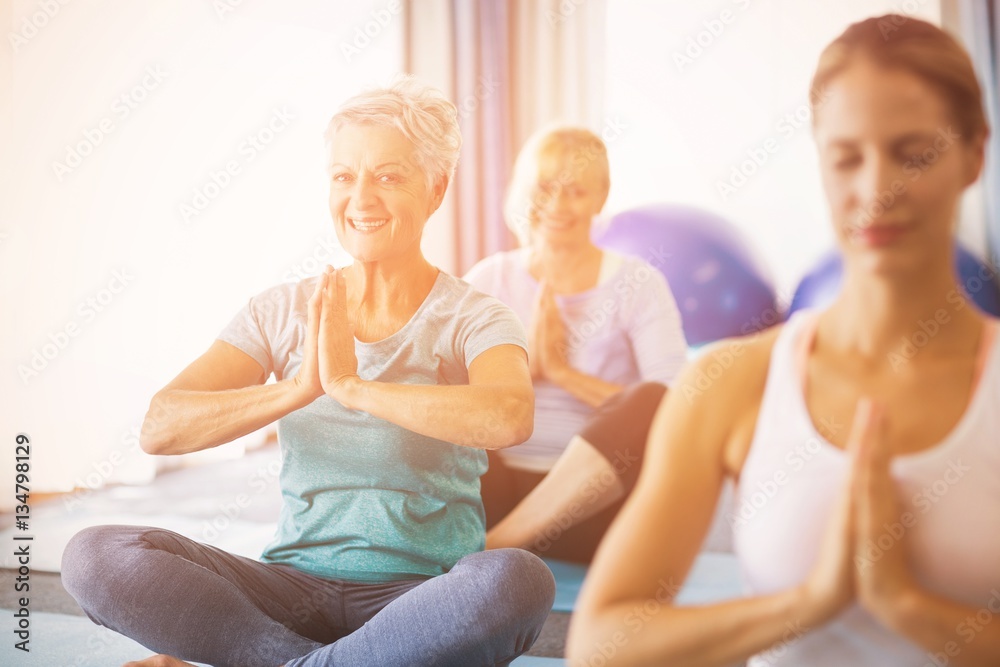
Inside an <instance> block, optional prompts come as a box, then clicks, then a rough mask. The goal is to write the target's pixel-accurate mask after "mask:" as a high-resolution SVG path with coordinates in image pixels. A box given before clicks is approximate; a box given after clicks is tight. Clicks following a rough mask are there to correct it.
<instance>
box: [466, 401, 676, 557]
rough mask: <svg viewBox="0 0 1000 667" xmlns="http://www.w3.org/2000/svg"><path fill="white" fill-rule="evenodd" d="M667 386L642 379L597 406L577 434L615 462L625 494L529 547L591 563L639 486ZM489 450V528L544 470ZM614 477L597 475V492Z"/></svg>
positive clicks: (486, 489) (484, 490) (486, 503)
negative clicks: (529, 468) (512, 464)
mask: <svg viewBox="0 0 1000 667" xmlns="http://www.w3.org/2000/svg"><path fill="white" fill-rule="evenodd" d="M666 391H667V388H666V387H664V386H663V385H662V384H658V383H656V382H644V383H641V384H636V385H632V386H630V387H626V388H625V389H623V390H622V391H620V392H618V393H617V394H615V395H614V396H612V397H611V398H609V399H608V400H606V401H605V402H604V403H602V404H601V405H600V406H598V408H597V409H596V410H595V411H594V414H593V415H592V416H591V417H590V419H589V420H588V421H587V424H586V426H584V428H583V430H581V431H580V434H579V435H580V436H581V437H582V438H583V439H584V440H586V441H587V442H589V443H590V444H591V445H593V446H594V447H595V448H596V449H597V450H598V451H599V452H601V454H603V455H604V457H605V458H606V459H607V460H608V462H610V463H611V465H612V467H613V468H614V470H615V474H616V475H617V479H618V480H619V481H620V482H621V484H622V486H624V487H625V496H624V497H623V498H621V499H620V500H618V501H616V502H615V503H613V504H612V505H611V506H610V507H606V508H604V509H603V510H601V511H600V512H598V513H597V514H595V515H594V516H592V517H590V518H588V519H586V520H584V521H582V522H580V523H578V524H577V525H575V526H571V527H570V528H566V529H564V528H562V527H560V526H558V525H554V526H551V527H550V528H549V529H546V530H545V531H544V534H543V535H542V536H541V537H539V539H537V540H536V541H535V542H534V543H533V544H532V545H530V547H529V548H530V549H531V551H533V552H535V553H537V554H539V555H541V556H546V557H549V558H559V559H561V560H568V561H574V562H577V563H589V562H590V561H591V559H593V557H594V552H595V551H597V545H598V544H600V542H601V538H602V537H604V533H605V532H606V531H607V529H608V527H609V526H610V525H611V522H612V520H614V518H615V516H616V515H617V514H618V510H620V509H621V508H622V505H624V503H625V500H626V499H627V498H628V496H629V494H631V493H632V489H633V488H635V483H636V480H638V478H639V469H640V466H641V464H642V459H643V455H644V453H645V449H646V437H647V436H648V434H649V426H650V424H651V423H652V421H653V415H654V414H655V413H656V408H657V407H658V406H659V404H660V401H661V400H662V398H663V395H664V394H665V393H666ZM488 455H489V460H490V467H489V470H488V471H487V472H486V474H485V475H483V477H482V494H483V505H484V506H485V508H486V527H487V528H491V527H492V526H494V525H496V524H497V523H498V522H499V521H500V520H501V519H502V518H503V517H505V516H506V515H507V514H508V513H510V511H511V510H513V509H514V507H515V506H516V505H517V504H518V503H519V502H521V500H523V499H524V497H525V496H527V495H528V494H529V493H530V492H531V490H532V489H534V488H535V486H537V485H538V483H539V482H541V481H542V479H543V478H544V477H545V474H544V473H534V472H528V471H525V470H519V469H517V468H511V467H509V466H507V465H505V464H504V462H503V460H502V459H501V458H500V456H499V455H498V454H497V453H496V452H493V451H490V452H488ZM611 481H613V480H600V479H598V480H596V481H595V488H594V493H595V496H596V492H597V490H598V489H599V488H601V487H602V485H603V486H607V485H608V484H609V483H610V482H611ZM585 498H586V495H585ZM568 520H569V517H567V521H568Z"/></svg>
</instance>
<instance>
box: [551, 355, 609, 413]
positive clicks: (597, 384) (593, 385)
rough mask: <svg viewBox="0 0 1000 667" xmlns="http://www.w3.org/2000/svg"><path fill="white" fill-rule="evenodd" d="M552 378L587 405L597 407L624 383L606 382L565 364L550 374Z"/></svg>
mask: <svg viewBox="0 0 1000 667" xmlns="http://www.w3.org/2000/svg"><path fill="white" fill-rule="evenodd" d="M548 377H549V379H550V380H552V381H553V382H554V383H556V384H557V385H559V386H560V387H562V388H563V389H565V390H566V391H567V392H568V393H570V394H572V395H573V396H574V397H576V398H578V399H579V400H581V401H583V402H584V403H586V404H587V405H589V406H591V407H594V408H596V407H597V406H598V405H600V404H601V403H603V402H604V401H606V400H607V399H609V398H611V397H612V396H614V395H615V394H617V393H618V392H620V391H621V390H622V389H624V386H623V385H620V384H615V383H614V382H605V381H604V380H602V379H601V378H599V377H596V376H593V375H588V374H587V373H584V372H583V371H578V370H577V369H575V368H573V367H572V366H569V365H565V366H562V367H560V368H558V369H557V370H553V371H551V372H550V373H549V374H548Z"/></svg>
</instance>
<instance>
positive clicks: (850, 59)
mask: <svg viewBox="0 0 1000 667" xmlns="http://www.w3.org/2000/svg"><path fill="white" fill-rule="evenodd" d="M862 58H863V59H866V60H868V61H869V62H871V63H873V64H875V65H879V66H881V67H885V68H892V69H902V70H905V71H907V72H910V73H912V74H915V75H916V76H918V77H920V78H922V79H924V80H925V81H927V82H929V83H931V84H932V85H934V86H936V87H937V88H938V89H939V90H940V91H941V92H942V93H943V96H944V99H945V100H946V101H947V103H948V106H949V108H950V109H951V113H952V115H953V116H954V119H955V122H956V123H957V125H958V129H959V134H960V135H961V137H962V139H963V140H964V141H966V142H972V141H975V140H977V139H981V138H983V137H985V136H986V135H988V134H989V123H988V122H987V120H986V114H985V112H984V110H983V96H982V91H981V90H980V87H979V81H978V80H977V79H976V72H975V70H974V69H973V67H972V61H971V60H970V58H969V54H968V53H966V51H965V49H963V48H962V46H961V45H960V44H959V43H958V42H957V41H956V40H955V38H953V37H952V36H951V35H949V34H948V33H946V32H945V31H944V30H942V29H941V28H938V27H937V26H935V25H932V24H930V23H927V22H926V21H921V20H919V19H915V18H913V17H909V16H902V15H900V14H887V15H885V16H877V17H873V18H870V19H867V20H864V21H860V22H858V23H854V24H852V25H850V26H848V28H847V30H845V31H844V32H843V33H842V34H841V35H840V36H839V37H837V38H836V39H835V40H833V41H832V42H831V43H830V44H829V45H828V46H827V47H826V48H825V49H823V53H822V54H820V57H819V63H818V64H817V66H816V73H815V75H814V76H813V80H812V85H811V86H810V89H809V103H810V106H811V107H812V112H813V123H815V122H816V111H817V110H818V108H819V107H820V106H821V105H822V100H823V96H824V88H825V87H826V86H827V85H829V83H830V82H831V81H832V80H833V79H834V78H836V76H837V75H838V74H840V73H841V72H843V71H844V70H845V69H847V67H848V66H849V65H851V64H852V63H854V62H855V61H857V60H859V59H862Z"/></svg>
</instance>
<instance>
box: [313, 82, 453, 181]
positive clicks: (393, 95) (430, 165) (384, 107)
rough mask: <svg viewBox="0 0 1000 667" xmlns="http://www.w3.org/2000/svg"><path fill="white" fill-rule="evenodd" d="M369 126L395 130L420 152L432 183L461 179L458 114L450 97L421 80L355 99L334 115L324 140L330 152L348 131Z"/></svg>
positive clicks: (400, 84) (346, 103) (368, 93)
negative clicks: (343, 130)
mask: <svg viewBox="0 0 1000 667" xmlns="http://www.w3.org/2000/svg"><path fill="white" fill-rule="evenodd" d="M351 123H369V124H373V125H384V126H389V127H394V128H396V129H397V130H399V131H400V132H402V133H403V136H405V137H406V138H407V139H408V140H410V142H412V143H413V145H414V146H415V147H416V149H417V160H418V161H419V164H418V165H417V166H418V167H420V168H421V169H423V170H424V171H425V172H426V173H427V176H428V182H429V183H430V182H433V181H434V180H435V179H437V178H439V177H441V176H445V177H447V178H448V181H449V182H450V181H451V177H452V176H453V175H454V174H455V166H456V165H457V164H458V156H459V153H460V152H461V150H462V132H461V130H460V129H459V127H458V109H456V108H455V105H454V104H452V103H451V102H449V101H448V99H447V98H446V97H445V96H444V94H443V93H442V92H441V91H440V90H438V89H437V88H433V87H431V86H429V85H427V84H425V83H423V82H422V81H420V80H419V79H417V78H415V77H413V76H410V75H403V76H399V77H397V78H396V79H394V80H393V81H392V83H390V84H389V85H388V86H386V87H384V88H373V89H371V90H366V91H364V92H362V93H359V94H357V95H355V96H354V97H352V98H350V99H349V100H347V101H346V102H344V103H343V104H342V105H340V108H339V109H338V110H337V112H336V113H335V114H333V118H331V119H330V123H329V124H328V125H327V127H326V132H324V134H323V138H324V139H325V140H326V143H327V145H328V146H329V144H330V142H331V141H332V140H333V137H334V135H335V134H336V133H337V131H338V130H340V128H341V127H343V126H344V125H348V124H351Z"/></svg>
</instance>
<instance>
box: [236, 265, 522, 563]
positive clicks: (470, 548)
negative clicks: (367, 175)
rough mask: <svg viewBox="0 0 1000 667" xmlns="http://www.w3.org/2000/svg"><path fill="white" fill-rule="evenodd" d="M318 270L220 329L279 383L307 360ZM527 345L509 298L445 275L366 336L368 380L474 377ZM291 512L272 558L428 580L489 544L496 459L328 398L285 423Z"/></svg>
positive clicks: (286, 505)
mask: <svg viewBox="0 0 1000 667" xmlns="http://www.w3.org/2000/svg"><path fill="white" fill-rule="evenodd" d="M316 280H317V278H309V279H306V280H303V281H301V282H299V283H297V284H285V285H279V286H276V287H273V288H271V289H268V290H266V291H264V292H262V293H261V294H259V295H258V296H256V297H254V298H252V299H251V300H250V302H249V303H248V304H247V305H246V306H245V307H244V308H243V310H242V311H240V312H239V313H238V314H237V315H236V317H234V318H233V320H232V321H231V322H230V323H229V325H228V326H227V327H226V328H225V329H224V330H223V332H222V333H221V334H220V335H219V340H222V341H225V342H227V343H230V344H232V345H234V346H236V347H237V348H239V349H241V350H242V351H244V352H246V353H247V354H248V355H250V356H251V357H253V358H254V359H256V360H257V361H258V362H259V363H260V365H261V366H263V368H264V371H265V373H267V374H268V375H270V374H271V373H273V374H274V375H275V377H276V378H277V379H278V380H281V379H284V378H286V377H293V376H294V375H295V373H296V372H297V371H298V367H299V365H300V364H301V361H302V344H303V341H304V340H305V324H306V305H307V302H308V300H309V296H310V295H311V294H312V292H313V289H314V288H315V285H316V283H315V281H316ZM504 344H514V345H518V346H520V347H522V348H525V349H526V348H527V344H526V338H525V333H524V327H523V325H522V324H521V322H520V321H519V320H518V318H517V316H516V315H515V314H514V313H513V311H511V310H510V309H509V308H508V307H507V306H505V305H503V304H502V303H501V302H500V301H498V300H496V299H494V298H492V297H489V296H486V295H485V294H482V293H480V292H478V291H476V290H475V289H474V288H473V287H471V286H470V285H469V284H468V283H466V282H464V281H462V280H459V279H458V278H455V277H454V276H451V275H448V274H446V273H444V272H441V273H439V274H438V277H437V279H436V281H435V282H434V285H433V287H432V288H431V291H430V293H429V294H428V295H427V298H426V299H425V300H424V303H423V304H421V306H420V308H419V309H418V310H417V312H416V313H415V314H414V315H413V317H412V318H411V319H410V321H409V322H408V323H407V324H406V325H405V326H404V327H403V328H402V329H400V330H399V331H397V332H396V333H394V334H393V335H391V336H389V337H388V338H385V339H383V340H380V341H377V342H374V343H363V342H360V341H357V340H355V351H356V353H357V357H358V375H359V376H360V377H361V378H363V379H365V380H377V381H379V382H392V383H398V384H428V385H461V384H468V383H469V373H468V366H469V364H470V363H472V361H473V359H475V358H476V357H477V356H478V355H479V354H480V353H482V352H484V351H486V350H488V349H489V348H491V347H494V346H497V345H504ZM278 443H279V445H280V447H281V456H282V466H281V476H280V484H281V493H282V499H283V502H282V510H281V517H280V519H279V522H278V529H277V533H276V535H275V537H274V539H273V540H272V541H271V543H270V544H269V545H268V546H267V547H266V548H265V550H264V553H263V554H262V556H261V560H262V561H264V562H269V563H286V564H288V565H291V566H293V567H295V568H297V569H300V570H302V571H305V572H309V573H311V574H315V575H317V576H321V577H326V578H330V579H342V580H348V581H367V582H379V581H392V580H398V579H408V578H419V577H430V576H435V575H439V574H443V573H444V572H447V571H448V570H449V569H451V567H452V566H454V564H455V563H456V562H457V561H458V559H459V558H461V557H463V556H465V555H467V554H470V553H473V552H475V551H478V550H481V549H482V548H483V545H484V540H485V518H484V514H483V505H482V499H481V497H480V493H479V477H480V476H481V475H482V474H483V473H484V472H485V471H486V465H487V463H486V453H485V452H484V451H483V450H479V449H475V448H472V447H463V446H458V445H454V444H451V443H448V442H444V441H441V440H437V439H434V438H429V437H427V436H423V435H420V434H417V433H414V432H412V431H409V430H407V429H404V428H402V427H400V426H396V425H395V424H392V423H390V422H388V421H385V420H383V419H378V418H376V417H373V416H371V415H369V414H368V413H365V412H360V411H354V410H348V409H346V408H344V407H343V406H341V405H340V404H339V403H337V402H336V401H334V400H333V399H331V398H330V397H328V396H322V397H320V398H318V399H317V400H315V401H314V402H313V403H312V404H310V405H308V406H306V407H304V408H302V409H300V410H296V411H295V412H292V413H290V414H288V415H286V416H285V417H283V418H282V419H280V420H278Z"/></svg>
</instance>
